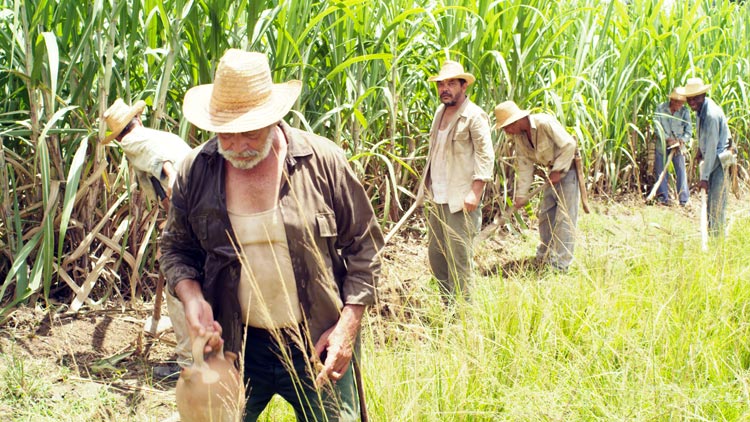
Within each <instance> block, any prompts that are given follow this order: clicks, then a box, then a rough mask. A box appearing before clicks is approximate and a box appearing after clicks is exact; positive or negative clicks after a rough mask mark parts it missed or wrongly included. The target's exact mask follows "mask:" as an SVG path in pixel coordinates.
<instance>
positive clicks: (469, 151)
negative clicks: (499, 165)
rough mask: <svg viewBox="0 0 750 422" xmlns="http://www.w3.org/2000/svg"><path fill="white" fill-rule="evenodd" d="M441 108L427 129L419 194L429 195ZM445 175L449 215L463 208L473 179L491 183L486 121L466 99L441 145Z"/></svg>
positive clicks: (491, 157) (491, 158) (491, 154)
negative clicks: (427, 152) (426, 155)
mask: <svg viewBox="0 0 750 422" xmlns="http://www.w3.org/2000/svg"><path fill="white" fill-rule="evenodd" d="M444 111H445V105H444V104H441V105H440V107H438V109H437V111H436V112H435V118H434V119H433V121H432V128H431V129H430V152H429V156H428V158H427V165H426V166H425V172H424V174H425V175H424V178H423V179H422V183H421V185H420V191H421V192H422V193H424V189H425V188H427V192H430V184H431V180H430V164H431V163H432V162H433V160H435V159H438V157H436V156H435V151H436V150H437V148H436V142H437V134H438V129H439V128H440V120H441V119H442V117H443V112H444ZM445 157H446V159H447V162H446V163H445V164H446V171H447V173H448V180H449V183H448V207H449V208H450V211H451V212H452V213H455V212H459V211H461V210H462V209H463V206H464V198H466V195H468V193H469V191H471V185H472V183H473V182H474V181H475V180H481V181H484V182H489V181H492V175H493V169H494V165H495V151H494V149H493V147H492V137H491V134H490V122H489V119H488V118H487V113H485V112H484V111H483V110H482V109H481V108H479V106H477V105H476V104H474V103H473V102H472V101H471V100H469V99H468V98H467V99H466V100H465V101H464V102H463V104H461V107H460V108H459V109H458V111H457V112H456V114H455V116H454V117H453V121H452V122H450V124H449V126H448V138H447V144H446V145H445Z"/></svg>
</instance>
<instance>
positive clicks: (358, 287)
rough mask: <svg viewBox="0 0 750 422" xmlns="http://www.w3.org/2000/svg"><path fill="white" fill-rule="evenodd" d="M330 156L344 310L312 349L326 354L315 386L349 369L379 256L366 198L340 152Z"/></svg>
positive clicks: (378, 232) (375, 225)
mask: <svg viewBox="0 0 750 422" xmlns="http://www.w3.org/2000/svg"><path fill="white" fill-rule="evenodd" d="M336 154H337V157H335V160H333V161H334V164H333V166H332V168H331V175H335V176H334V178H333V180H331V183H332V184H333V189H332V192H333V195H334V197H333V198H332V201H331V205H332V206H333V208H334V214H335V217H336V226H337V237H336V248H337V249H340V250H341V257H342V258H343V260H344V262H345V263H346V275H345V276H344V280H343V283H342V286H341V291H340V292H339V293H340V295H341V300H342V301H343V303H344V307H343V308H342V310H341V315H340V317H339V320H338V321H337V323H336V324H334V326H333V327H331V328H329V329H328V330H326V332H324V333H323V335H321V337H320V338H319V339H318V340H317V342H316V344H315V350H316V352H317V353H318V355H319V356H320V355H321V354H322V353H323V352H324V351H326V352H327V355H326V359H325V362H323V368H322V369H321V371H320V372H319V374H318V376H317V379H316V382H318V383H321V382H323V381H325V380H326V379H331V380H333V381H337V380H338V379H340V376H341V375H343V374H344V372H346V369H347V368H348V367H349V362H351V358H352V355H353V353H354V342H355V340H356V338H357V334H358V333H359V329H360V324H361V321H362V315H363V314H364V311H365V308H366V307H367V306H368V305H372V304H373V303H375V294H376V286H377V280H378V276H379V273H380V257H379V253H380V250H381V249H382V247H383V233H382V232H381V230H380V226H379V224H378V222H377V219H376V217H375V211H374V210H373V209H372V205H371V204H370V200H369V198H368V197H367V193H366V192H365V190H364V188H363V187H362V184H361V183H360V182H359V180H358V179H357V176H356V175H355V174H354V172H353V171H352V169H351V167H349V164H348V162H347V161H346V157H345V156H344V155H343V151H340V150H337V152H336Z"/></svg>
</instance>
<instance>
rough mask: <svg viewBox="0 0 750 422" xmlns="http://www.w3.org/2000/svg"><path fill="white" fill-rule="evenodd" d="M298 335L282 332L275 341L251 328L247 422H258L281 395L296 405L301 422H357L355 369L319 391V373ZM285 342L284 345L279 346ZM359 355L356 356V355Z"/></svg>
mask: <svg viewBox="0 0 750 422" xmlns="http://www.w3.org/2000/svg"><path fill="white" fill-rule="evenodd" d="M295 337H299V336H294V335H289V334H286V333H284V332H283V330H282V331H281V334H280V336H279V337H277V338H274V336H272V335H271V334H270V332H269V331H266V330H262V329H259V328H252V327H248V328H247V343H246V346H245V383H246V386H247V403H246V405H245V422H255V421H256V420H257V419H258V417H259V416H260V414H261V413H262V412H263V410H264V409H265V408H266V406H267V405H268V402H269V401H271V398H272V397H273V396H274V395H275V394H278V395H279V396H281V397H282V398H283V399H284V400H286V401H287V402H288V403H289V404H291V405H292V408H293V409H294V413H295V415H296V416H297V421H298V422H324V421H326V422H334V421H336V422H353V421H356V420H358V419H359V401H358V400H359V396H358V395H357V388H356V384H355V381H354V368H353V365H352V364H349V369H348V370H347V371H346V373H344V376H343V377H342V378H341V380H339V381H337V382H336V383H335V384H334V383H328V384H326V385H325V386H323V387H321V388H320V389H317V388H315V377H316V376H317V371H315V370H313V365H312V364H311V362H310V359H309V358H308V356H309V353H310V352H308V351H303V350H302V349H301V348H300V347H299V346H298V344H299V343H302V344H306V340H304V339H303V340H301V342H300V341H299V339H298V338H296V339H295ZM279 343H281V344H279ZM355 354H356V353H355Z"/></svg>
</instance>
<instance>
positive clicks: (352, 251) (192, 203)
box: [160, 122, 383, 351]
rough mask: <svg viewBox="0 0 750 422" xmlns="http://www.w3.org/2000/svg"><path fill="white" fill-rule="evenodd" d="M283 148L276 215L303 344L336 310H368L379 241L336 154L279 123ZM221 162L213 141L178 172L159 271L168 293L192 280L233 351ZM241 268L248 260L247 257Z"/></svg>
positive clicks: (233, 283)
mask: <svg viewBox="0 0 750 422" xmlns="http://www.w3.org/2000/svg"><path fill="white" fill-rule="evenodd" d="M280 127H281V130H282V132H283V133H284V136H285V137H286V140H287V142H288V151H287V155H286V158H285V163H284V173H283V175H282V182H281V187H280V189H279V202H278V207H279V208H280V210H281V215H282V216H283V220H284V229H285V231H286V239H287V242H288V246H289V253H290V256H291V262H292V267H293V269H294V278H295V283H296V285H297V294H298V295H299V302H300V305H301V306H302V311H303V316H304V319H305V322H306V325H307V328H308V329H309V331H310V335H311V339H312V341H317V340H318V338H319V337H320V335H321V334H322V333H323V331H325V330H327V329H328V328H330V327H332V326H333V325H334V324H335V323H336V322H337V321H338V319H339V316H340V312H341V308H342V307H343V306H344V304H353V305H371V304H373V303H374V302H375V288H376V283H377V278H378V274H379V272H380V259H379V257H378V253H379V251H380V249H381V248H382V246H383V234H382V232H381V230H380V227H379V226H378V223H377V220H376V218H375V213H374V211H373V209H372V206H371V205H370V200H369V198H368V197H367V194H366V193H365V190H364V188H363V187H362V185H361V184H360V182H359V180H357V177H356V175H355V174H354V172H353V171H352V170H351V168H350V166H349V164H348V162H347V160H346V157H345V156H344V153H343V151H342V150H341V148H339V147H338V146H336V145H335V144H334V143H333V142H331V141H329V140H327V139H325V138H322V137H320V136H316V135H314V134H311V133H308V132H303V131H301V130H297V129H293V128H291V127H290V126H288V125H287V124H286V123H284V122H281V123H280ZM224 165H225V160H224V158H223V157H222V156H221V155H220V154H219V152H218V149H217V140H216V138H214V139H211V140H210V141H208V142H207V143H206V144H204V145H202V146H200V147H198V148H196V149H195V150H193V152H192V153H191V154H190V155H189V156H188V157H187V158H186V159H185V161H184V162H183V165H182V167H181V168H180V170H179V176H178V178H177V181H176V182H175V186H174V187H173V193H172V206H171V208H170V210H169V218H168V220H167V225H166V227H165V230H164V232H163V234H162V238H161V250H162V256H161V259H160V265H161V268H162V270H163V272H164V274H165V276H166V278H167V281H168V283H169V289H170V291H171V292H172V293H174V288H175V286H176V285H177V283H178V282H180V281H181V280H184V279H194V280H196V281H197V282H198V283H200V285H201V289H202V291H203V295H204V297H205V298H206V300H207V301H208V302H209V303H210V304H211V306H212V309H213V312H214V318H215V319H216V320H217V321H218V322H219V324H221V326H222V328H223V333H222V336H223V338H224V340H225V347H226V349H227V350H231V351H239V350H240V349H241V346H242V344H241V339H242V323H241V318H240V309H241V308H240V304H239V299H238V287H239V282H240V271H241V265H240V261H239V259H238V257H237V254H236V252H235V248H234V247H233V246H232V242H234V244H237V243H236V241H237V239H236V236H235V235H234V233H233V231H232V229H231V223H230V220H229V216H228V213H227V207H226V189H225V186H224V177H225V169H224ZM247 258H248V260H250V261H252V260H253V259H256V258H255V257H253V256H248V257H247Z"/></svg>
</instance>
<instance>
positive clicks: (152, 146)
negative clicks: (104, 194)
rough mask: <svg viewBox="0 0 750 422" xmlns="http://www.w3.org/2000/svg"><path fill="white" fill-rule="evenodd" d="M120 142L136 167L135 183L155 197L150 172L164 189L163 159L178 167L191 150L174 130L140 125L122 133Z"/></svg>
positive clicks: (131, 163) (147, 194)
mask: <svg viewBox="0 0 750 422" xmlns="http://www.w3.org/2000/svg"><path fill="white" fill-rule="evenodd" d="M120 146H121V147H122V151H123V152H124V153H125V157H127V159H128V162H129V163H130V165H131V166H132V167H133V169H134V170H135V175H136V177H137V178H138V185H139V186H140V188H141V190H143V191H144V192H145V193H146V196H147V197H148V198H150V199H158V198H156V194H155V192H154V188H153V185H151V179H150V176H153V177H155V178H156V179H157V180H159V182H161V185H162V188H164V190H166V189H167V183H168V180H167V178H166V177H164V176H165V175H164V174H162V167H163V166H164V163H165V162H167V161H169V162H171V163H172V164H173V165H174V167H175V168H178V167H179V166H180V163H181V162H182V159H183V158H185V156H186V155H188V153H190V151H191V150H192V148H190V147H189V146H188V144H187V143H185V141H183V140H182V138H180V137H179V136H177V135H175V134H174V133H171V132H164V131H161V130H155V129H150V128H146V127H143V126H135V127H134V128H133V130H131V131H130V132H128V134H127V135H125V136H123V137H122V141H120Z"/></svg>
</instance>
